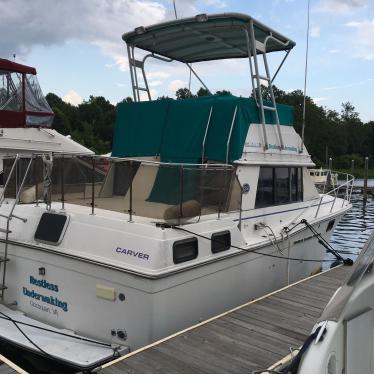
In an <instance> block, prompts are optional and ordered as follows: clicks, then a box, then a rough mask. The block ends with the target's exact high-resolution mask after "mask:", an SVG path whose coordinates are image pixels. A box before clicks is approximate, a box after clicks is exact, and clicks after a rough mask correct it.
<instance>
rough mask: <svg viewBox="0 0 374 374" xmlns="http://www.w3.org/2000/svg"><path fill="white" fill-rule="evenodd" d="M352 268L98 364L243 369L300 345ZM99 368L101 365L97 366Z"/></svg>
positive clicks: (146, 369)
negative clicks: (108, 361) (109, 361)
mask: <svg viewBox="0 0 374 374" xmlns="http://www.w3.org/2000/svg"><path fill="white" fill-rule="evenodd" d="M349 270H350V267H338V268H334V269H332V270H329V271H326V272H323V273H320V274H317V275H316V276H312V277H309V278H307V279H305V280H303V281H300V282H297V283H295V284H293V285H290V286H288V287H286V288H284V289H281V290H279V291H276V292H273V293H271V294H269V295H266V296H265V297H262V298H259V299H257V300H254V301H252V302H249V303H247V304H245V305H242V306H240V307H238V308H235V309H233V310H231V311H229V312H227V313H224V314H222V315H220V316H217V317H214V318H212V319H210V320H208V321H206V322H202V323H200V324H198V325H196V326H192V327H191V328H189V329H186V330H184V331H182V332H181V333H178V334H175V335H173V336H171V337H168V338H166V339H163V340H161V341H159V342H156V343H154V344H151V345H150V346H147V347H144V348H142V349H139V350H137V351H134V352H132V353H130V354H128V355H126V356H123V357H121V358H119V359H117V360H114V361H112V362H111V363H108V364H106V365H103V366H102V367H100V368H99V369H98V371H99V372H100V373H105V374H119V373H131V374H140V373H141V374H151V373H152V374H154V373H163V374H189V373H194V374H208V373H217V374H221V373H222V374H227V373H232V374H235V373H237V374H244V373H251V372H252V371H254V370H265V369H267V368H269V367H270V366H271V365H273V364H275V363H276V362H278V361H279V360H281V359H282V358H284V357H285V356H287V355H289V353H290V347H292V348H294V349H296V348H298V347H300V346H301V345H302V344H303V342H304V340H305V339H306V338H307V336H308V335H309V334H310V332H311V329H312V327H313V326H314V324H315V322H316V321H317V319H318V317H319V316H320V314H321V312H322V311H323V309H324V308H325V306H326V304H327V302H328V301H329V300H330V298H331V296H332V295H333V293H334V292H335V290H336V289H337V288H338V287H339V286H340V284H341V283H342V281H343V280H344V279H345V277H346V276H347V273H348V272H349ZM95 371H96V370H95Z"/></svg>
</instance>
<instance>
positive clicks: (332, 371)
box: [284, 235, 374, 374]
mask: <svg viewBox="0 0 374 374" xmlns="http://www.w3.org/2000/svg"><path fill="white" fill-rule="evenodd" d="M373 262H374V236H373V235H372V236H371V237H370V238H369V240H368V242H367V243H366V245H365V247H364V249H363V250H362V252H361V254H360V256H359V257H358V259H357V261H356V263H355V265H354V267H353V269H352V271H351V273H350V274H349V276H348V278H347V281H346V282H345V283H344V285H342V286H341V287H340V288H339V289H338V290H337V291H336V292H335V294H334V295H333V297H332V298H331V300H330V301H329V303H328V304H327V306H326V308H325V310H324V312H323V313H322V315H321V317H320V318H319V321H318V322H317V324H316V325H315V327H314V328H313V332H312V335H311V339H308V340H309V344H308V345H306V346H305V347H304V350H303V351H304V353H303V355H301V356H300V357H298V359H297V362H296V360H295V362H294V365H293V366H294V370H295V371H294V372H295V373H296V372H297V373H298V374H312V373H313V374H314V373H321V374H324V373H326V374H338V373H346V374H371V373H374V361H373V357H374V356H373V349H374V341H373V338H374V337H373V327H374V314H373V309H374V274H373ZM284 372H285V373H286V372H287V370H285V371H284Z"/></svg>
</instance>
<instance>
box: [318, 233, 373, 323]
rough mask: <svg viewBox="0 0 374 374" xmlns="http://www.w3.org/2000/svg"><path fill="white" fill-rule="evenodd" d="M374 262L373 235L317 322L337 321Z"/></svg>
mask: <svg viewBox="0 0 374 374" xmlns="http://www.w3.org/2000/svg"><path fill="white" fill-rule="evenodd" d="M373 261H374V234H372V236H371V237H370V238H369V240H368V241H367V243H366V245H365V247H364V249H363V250H362V252H361V254H360V255H359V257H358V258H357V260H356V262H355V265H354V267H353V269H352V272H351V273H350V276H349V278H348V280H347V282H346V283H345V284H344V285H343V286H342V287H341V288H340V289H339V290H338V292H337V293H336V294H335V295H334V297H333V299H332V300H331V301H330V303H329V304H328V305H327V307H326V309H325V310H324V312H323V314H322V316H321V317H320V319H319V321H324V320H333V321H337V320H338V319H339V317H340V315H341V313H342V311H343V309H344V307H345V306H346V305H347V303H348V302H349V300H350V297H351V295H352V293H353V291H354V290H355V289H356V288H357V287H358V286H359V285H360V282H361V280H362V278H363V277H364V275H365V274H366V273H367V272H368V271H369V270H370V269H371V267H372V266H373Z"/></svg>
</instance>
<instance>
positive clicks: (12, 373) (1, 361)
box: [0, 354, 27, 374]
mask: <svg viewBox="0 0 374 374" xmlns="http://www.w3.org/2000/svg"><path fill="white" fill-rule="evenodd" d="M16 373H19V374H27V372H26V371H25V370H22V369H21V368H20V367H18V366H17V365H16V364H14V363H13V362H11V361H9V360H8V359H7V358H6V357H4V356H3V355H1V354H0V374H16Z"/></svg>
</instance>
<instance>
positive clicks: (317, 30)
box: [310, 25, 321, 38]
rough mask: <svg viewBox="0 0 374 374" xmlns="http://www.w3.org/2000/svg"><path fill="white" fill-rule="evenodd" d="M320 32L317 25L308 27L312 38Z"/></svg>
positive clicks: (316, 36)
mask: <svg viewBox="0 0 374 374" xmlns="http://www.w3.org/2000/svg"><path fill="white" fill-rule="evenodd" d="M320 34H321V28H320V27H319V26H318V25H314V26H312V27H311V28H310V36H311V37H312V38H318V37H319V36H320Z"/></svg>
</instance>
